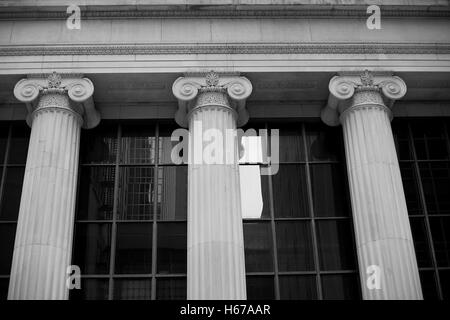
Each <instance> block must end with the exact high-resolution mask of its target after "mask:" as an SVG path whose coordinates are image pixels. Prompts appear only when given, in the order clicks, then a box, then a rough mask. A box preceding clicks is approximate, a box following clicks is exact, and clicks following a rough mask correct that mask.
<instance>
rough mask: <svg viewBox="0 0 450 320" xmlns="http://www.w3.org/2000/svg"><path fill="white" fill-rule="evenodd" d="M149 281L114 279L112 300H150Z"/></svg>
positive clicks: (150, 286) (150, 282)
mask: <svg viewBox="0 0 450 320" xmlns="http://www.w3.org/2000/svg"><path fill="white" fill-rule="evenodd" d="M151 293H152V280H151V279H114V300H150V298H151Z"/></svg>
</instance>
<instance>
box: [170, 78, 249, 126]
mask: <svg viewBox="0 0 450 320" xmlns="http://www.w3.org/2000/svg"><path fill="white" fill-rule="evenodd" d="M252 89H253V88H252V84H251V83H250V81H249V80H248V79H247V78H245V77H240V76H239V75H238V74H236V73H217V72H214V71H210V72H208V73H191V74H186V75H185V77H180V78H178V79H177V80H175V82H174V83H173V86H172V91H173V94H174V95H175V97H176V98H177V99H178V111H177V113H176V114H175V121H176V122H177V123H178V124H179V125H180V126H182V127H187V126H188V121H189V115H190V113H191V112H192V111H193V110H194V109H196V108H202V107H205V106H218V107H223V108H229V109H232V110H233V111H234V113H235V115H236V121H237V126H242V125H244V124H245V123H246V122H247V121H248V118H249V115H248V112H247V110H246V108H245V101H246V99H247V98H248V96H250V94H251V93H252Z"/></svg>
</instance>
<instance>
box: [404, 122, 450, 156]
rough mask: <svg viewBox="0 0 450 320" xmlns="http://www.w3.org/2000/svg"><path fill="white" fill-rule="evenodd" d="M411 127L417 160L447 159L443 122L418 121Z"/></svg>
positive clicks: (447, 152)
mask: <svg viewBox="0 0 450 320" xmlns="http://www.w3.org/2000/svg"><path fill="white" fill-rule="evenodd" d="M411 127H412V132H413V139H414V146H415V148H416V155H417V159H449V150H448V144H447V139H446V135H445V130H444V125H443V122H441V121H420V123H419V122H418V123H417V124H413V125H412V126H411Z"/></svg>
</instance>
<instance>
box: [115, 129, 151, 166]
mask: <svg viewBox="0 0 450 320" xmlns="http://www.w3.org/2000/svg"><path fill="white" fill-rule="evenodd" d="M155 144H156V138H155V128H154V127H152V126H149V125H145V126H136V125H134V126H123V131H122V139H121V143H120V162H121V163H126V164H153V163H155Z"/></svg>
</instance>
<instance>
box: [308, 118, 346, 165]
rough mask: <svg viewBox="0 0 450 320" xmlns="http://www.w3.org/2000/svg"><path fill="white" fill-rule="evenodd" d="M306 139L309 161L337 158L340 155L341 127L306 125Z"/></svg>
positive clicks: (341, 149) (341, 150)
mask: <svg viewBox="0 0 450 320" xmlns="http://www.w3.org/2000/svg"><path fill="white" fill-rule="evenodd" d="M306 141H307V147H308V152H309V154H308V158H309V160H310V161H331V160H338V159H339V158H340V156H341V155H342V152H343V145H342V129H341V128H339V127H336V128H333V127H329V126H327V125H325V124H321V125H307V126H306Z"/></svg>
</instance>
